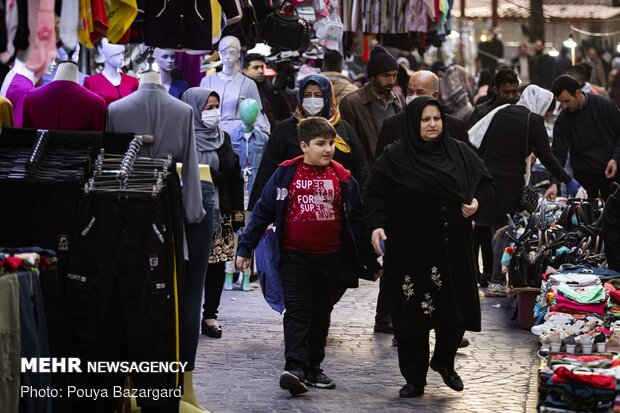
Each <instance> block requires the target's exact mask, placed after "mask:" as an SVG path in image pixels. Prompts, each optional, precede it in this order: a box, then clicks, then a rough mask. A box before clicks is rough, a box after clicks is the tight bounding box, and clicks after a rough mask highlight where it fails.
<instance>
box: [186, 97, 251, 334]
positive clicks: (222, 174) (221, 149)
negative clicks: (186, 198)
mask: <svg viewBox="0 0 620 413" xmlns="http://www.w3.org/2000/svg"><path fill="white" fill-rule="evenodd" d="M181 100H183V102H185V103H187V104H189V105H190V106H191V107H192V109H193V110H194V132H195V135H196V150H197V154H198V163H199V164H204V165H209V170H210V172H211V177H212V179H213V183H214V184H215V190H216V191H215V207H214V208H215V209H214V216H215V217H216V221H217V222H216V226H215V230H214V234H213V243H212V246H211V256H210V257H209V266H208V269H207V275H206V279H205V283H204V289H205V299H204V300H205V301H204V305H203V316H202V325H201V331H202V334H205V335H207V336H209V337H214V338H219V337H221V336H222V329H221V327H220V326H219V324H218V322H217V309H218V307H219V305H220V297H221V295H222V288H223V287H224V280H225V264H226V261H232V260H233V259H234V258H235V241H234V232H235V231H236V230H237V229H238V228H241V227H242V226H243V224H244V214H243V178H242V177H241V167H240V165H239V157H238V156H237V154H236V153H235V152H234V150H233V147H232V143H231V141H230V136H229V135H228V133H226V132H224V131H223V130H222V128H221V127H220V119H221V114H220V109H219V108H220V97H219V95H218V94H217V93H216V92H215V91H213V90H211V89H207V88H198V87H194V88H190V89H188V90H187V91H185V93H183V96H182V97H181ZM204 253H205V254H207V253H208V252H207V251H205V252H204Z"/></svg>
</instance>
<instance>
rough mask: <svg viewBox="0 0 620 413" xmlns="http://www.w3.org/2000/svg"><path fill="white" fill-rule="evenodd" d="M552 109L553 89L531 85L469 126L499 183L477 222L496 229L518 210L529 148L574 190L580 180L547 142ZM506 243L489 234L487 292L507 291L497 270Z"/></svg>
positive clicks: (551, 193) (548, 195)
mask: <svg viewBox="0 0 620 413" xmlns="http://www.w3.org/2000/svg"><path fill="white" fill-rule="evenodd" d="M554 109H555V99H554V98H553V93H551V92H549V91H548V90H546V89H543V88H541V87H539V86H536V85H530V86H528V87H527V88H525V90H524V91H523V94H522V95H521V98H520V99H519V101H518V102H517V104H516V105H503V106H500V107H498V108H496V109H495V110H493V111H492V112H490V113H489V114H488V115H486V116H485V117H484V118H482V119H481V120H480V121H479V122H478V123H476V124H475V125H474V126H473V127H472V128H471V129H470V130H469V139H470V141H471V143H472V144H473V145H474V146H475V147H477V148H480V154H481V157H482V160H483V161H484V164H485V165H486V167H487V169H488V170H489V173H490V174H491V176H492V177H493V179H495V182H496V183H497V191H496V196H495V198H494V199H493V200H492V202H491V203H489V204H488V205H487V206H485V207H484V208H482V210H481V211H480V214H479V216H478V217H477V218H476V224H483V225H488V226H491V229H492V231H493V233H495V232H496V231H497V229H499V228H501V227H503V226H504V225H506V223H507V222H506V214H508V215H511V216H512V215H514V214H516V213H517V212H520V211H521V202H520V199H521V192H522V189H523V186H524V185H525V183H526V182H527V181H529V174H530V164H531V162H530V160H531V156H530V155H531V154H532V152H534V154H535V155H536V156H537V157H538V159H540V162H541V163H542V164H543V166H544V167H545V168H547V170H548V171H549V172H550V173H551V175H553V177H555V179H557V180H558V181H560V182H564V183H566V184H567V189H568V192H569V194H570V195H574V194H575V193H576V192H577V190H578V189H579V183H578V182H577V181H576V180H574V179H572V178H571V176H570V175H569V174H568V173H566V171H564V169H563V165H560V164H559V163H558V161H557V160H556V159H555V158H554V157H553V154H552V153H551V148H550V147H549V136H548V135H547V129H546V128H545V120H544V116H548V115H550V114H551V113H553V110H554ZM524 175H525V176H526V179H525V180H524ZM554 187H555V185H552V187H551V188H550V189H549V190H548V191H547V193H546V194H545V198H548V199H554V198H555V193H554ZM505 244H506V240H505V237H495V238H494V240H493V271H492V273H491V280H490V283H489V287H488V288H487V291H486V293H487V295H488V296H500V295H501V296H503V295H505V287H504V285H503V284H504V276H503V274H502V270H501V256H502V254H503V251H504V247H505Z"/></svg>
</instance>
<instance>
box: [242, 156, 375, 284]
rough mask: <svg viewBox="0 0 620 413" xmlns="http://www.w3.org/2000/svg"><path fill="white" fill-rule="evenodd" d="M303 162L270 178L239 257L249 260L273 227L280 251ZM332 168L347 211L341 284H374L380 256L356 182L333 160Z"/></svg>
mask: <svg viewBox="0 0 620 413" xmlns="http://www.w3.org/2000/svg"><path fill="white" fill-rule="evenodd" d="M302 159H303V156H298V157H297V158H294V159H291V160H288V161H285V162H283V163H281V164H280V165H279V166H278V169H276V171H275V172H274V174H273V175H272V176H271V178H270V179H269V181H268V182H267V184H266V185H265V188H264V189H263V192H262V195H261V197H260V199H259V200H258V201H257V202H256V205H255V206H254V209H253V210H252V216H251V218H250V222H249V224H248V226H247V228H246V229H245V231H244V232H243V234H242V235H241V238H240V240H239V248H238V250H237V255H239V256H241V257H250V256H251V252H252V250H254V249H255V248H256V246H257V245H258V242H259V241H260V239H261V236H262V235H263V234H264V232H265V230H266V229H267V227H268V226H269V224H272V223H274V224H275V225H276V228H277V230H276V236H277V238H278V245H279V247H280V248H281V246H282V234H283V233H284V230H283V229H284V226H285V225H286V221H285V213H286V208H287V206H288V187H289V185H290V183H291V181H292V180H293V177H294V176H295V170H296V169H297V165H298V164H299V163H300V162H301V161H302ZM330 165H331V166H332V167H333V168H334V170H335V171H336V175H337V176H338V179H339V181H340V190H341V191H340V193H341V194H342V206H343V209H344V215H343V218H344V220H343V236H342V240H341V248H340V252H341V254H342V258H341V263H342V264H341V270H340V282H341V285H344V286H347V287H357V279H358V278H364V279H367V280H373V279H374V273H376V272H377V271H378V270H379V269H380V268H381V266H380V265H379V263H378V262H377V255H376V254H375V252H374V251H373V249H372V247H371V244H370V233H368V232H367V230H366V224H365V223H364V206H363V204H362V197H361V195H360V190H359V187H358V185H357V182H356V181H355V179H354V178H353V177H352V176H351V173H350V172H349V171H348V170H346V169H345V168H344V167H343V166H342V165H340V164H339V163H338V162H336V161H333V160H332V161H331V164H330ZM273 257H274V260H275V261H276V262H277V263H279V262H280V251H275V252H274V255H273ZM278 266H279V265H278Z"/></svg>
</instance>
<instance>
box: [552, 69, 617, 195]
mask: <svg viewBox="0 0 620 413" xmlns="http://www.w3.org/2000/svg"><path fill="white" fill-rule="evenodd" d="M552 91H553V94H554V95H555V98H556V99H557V100H558V102H560V104H561V105H562V112H560V115H559V116H558V119H557V120H556V121H555V125H554V127H553V144H552V147H551V149H552V151H553V155H554V156H555V158H556V159H557V160H558V162H559V163H560V165H562V166H564V165H565V164H566V158H567V156H568V153H569V151H570V163H571V166H572V167H573V175H574V177H575V179H577V180H578V181H579V182H580V183H581V185H583V187H584V188H585V189H586V191H587V192H588V196H589V197H590V198H595V197H598V196H599V195H600V196H602V197H603V198H607V197H608V196H609V194H610V192H611V184H612V182H614V181H615V182H618V181H619V179H618V162H619V161H620V111H619V110H618V107H617V106H616V104H615V103H614V101H613V100H611V99H610V98H609V97H607V96H600V95H591V94H589V93H583V92H582V91H581V89H580V88H579V83H578V82H577V81H576V80H575V79H574V78H572V77H571V76H568V75H562V76H560V77H558V78H557V79H555V80H554V81H553V86H552Z"/></svg>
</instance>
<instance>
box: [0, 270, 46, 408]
mask: <svg viewBox="0 0 620 413" xmlns="http://www.w3.org/2000/svg"><path fill="white" fill-rule="evenodd" d="M0 355H2V357H0V407H1V409H2V412H3V413H5V412H6V413H17V412H18V411H19V412H23V413H48V412H51V411H52V401H51V399H49V398H42V397H29V396H25V397H20V386H25V387H26V388H29V389H30V388H31V389H33V390H39V389H40V390H44V389H46V388H47V387H51V385H52V381H51V375H50V374H49V373H33V372H24V373H21V374H20V371H21V364H20V358H21V357H23V358H27V359H32V358H39V357H49V356H50V351H49V341H48V334H47V323H46V318H45V308H44V303H43V292H42V290H41V283H40V281H39V273H38V271H36V270H29V271H20V272H17V273H12V274H7V275H3V276H0Z"/></svg>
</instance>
